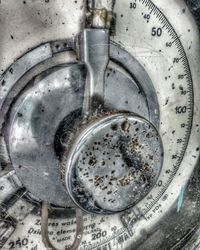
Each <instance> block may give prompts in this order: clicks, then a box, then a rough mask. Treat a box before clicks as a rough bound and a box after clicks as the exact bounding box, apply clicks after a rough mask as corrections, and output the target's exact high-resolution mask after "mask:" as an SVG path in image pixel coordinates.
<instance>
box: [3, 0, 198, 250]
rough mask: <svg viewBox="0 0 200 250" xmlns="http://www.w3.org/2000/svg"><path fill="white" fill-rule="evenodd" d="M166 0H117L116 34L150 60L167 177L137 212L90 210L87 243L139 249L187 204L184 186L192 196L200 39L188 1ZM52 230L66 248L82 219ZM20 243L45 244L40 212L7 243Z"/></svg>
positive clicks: (53, 222) (103, 249)
mask: <svg viewBox="0 0 200 250" xmlns="http://www.w3.org/2000/svg"><path fill="white" fill-rule="evenodd" d="M165 2H166V1H163V0H155V1H150V0H133V1H123V0H121V1H116V5H115V10H114V11H115V12H116V13H117V21H116V22H117V23H116V36H115V37H112V40H113V41H114V42H116V43H118V44H120V45H122V46H123V47H124V48H125V49H126V50H127V51H128V52H129V53H130V54H132V55H133V56H134V57H135V58H136V59H137V60H138V61H139V62H140V63H141V65H143V67H144V68H145V70H146V71H147V72H148V74H149V76H150V78H151V80H152V82H153V84H154V88H155V90H156V93H157V96H158V101H159V106H160V130H159V132H160V135H161V138H162V141H163V146H164V164H163V168H162V171H161V174H160V177H159V179H158V181H157V184H156V186H155V187H154V188H153V189H152V191H151V192H150V193H149V195H148V196H147V197H145V198H144V199H143V200H142V201H141V202H140V203H139V204H138V205H137V206H136V207H134V208H133V209H131V210H130V211H129V212H126V213H124V214H122V215H115V216H104V217H101V216H96V215H95V216H93V215H85V216H84V223H85V224H84V225H85V228H84V236H83V240H82V243H81V246H80V250H89V249H98V250H110V249H112V250H117V249H128V247H129V248H130V249H132V247H133V245H134V244H135V242H137V240H138V239H141V238H145V237H146V235H147V234H148V232H149V231H151V230H152V229H154V228H156V224H157V223H158V222H159V221H161V219H162V218H163V216H164V215H165V214H166V213H167V212H168V211H169V210H170V208H171V207H172V206H173V205H174V204H176V203H177V204H179V205H178V206H180V207H179V208H178V209H181V204H180V199H179V202H177V199H178V197H179V194H180V193H181V194H182V195H184V194H183V190H184V188H185V185H186V183H187V180H188V179H189V177H190V176H191V174H192V172H193V170H194V167H195V165H196V162H197V158H198V155H199V141H200V135H199V123H198V119H199V117H200V113H199V110H198V106H200V104H199V101H197V98H198V97H199V96H200V95H199V90H198V88H197V86H198V79H199V77H200V75H199V73H198V69H197V68H196V67H197V66H198V63H199V61H200V60H199V56H198V54H199V50H198V49H197V47H198V42H199V40H198V38H197V31H196V27H194V23H193V21H191V19H192V17H191V16H190V14H189V13H188V10H187V8H186V6H185V4H184V3H182V1H178V3H177V2H176V3H175V2H174V1H171V0H170V1H168V2H169V5H168V6H166V3H165ZM170 3H171V6H170ZM173 5H174V7H173ZM157 6H158V7H157ZM162 10H165V12H166V16H167V17H166V16H165V14H164V13H163V12H164V11H162ZM168 18H169V20H170V21H169V20H168ZM171 23H173V24H171ZM190 34H191V35H190ZM192 40H193V41H192ZM141 84H142V83H141ZM25 206H28V205H25ZM175 206H176V205H175ZM28 208H29V207H28ZM29 209H30V208H29ZM30 210H31V209H30ZM49 232H50V237H51V239H52V241H53V242H55V245H56V246H58V247H59V248H60V249H64V247H67V246H68V245H70V244H71V243H72V242H73V237H74V232H75V219H73V218H71V219H69V218H68V217H67V214H65V216H64V217H62V216H61V217H60V218H59V219H55V218H53V219H50V225H49ZM17 247H18V248H19V249H31V250H37V249H41V250H42V249H43V245H42V242H41V231H40V218H39V217H38V216H37V215H35V214H30V215H28V216H27V217H26V218H25V219H24V220H22V221H21V222H19V223H18V226H17V228H16V230H15V232H14V233H13V234H12V236H11V237H10V239H9V240H8V241H7V243H6V244H5V245H4V247H3V249H16V248H17Z"/></svg>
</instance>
